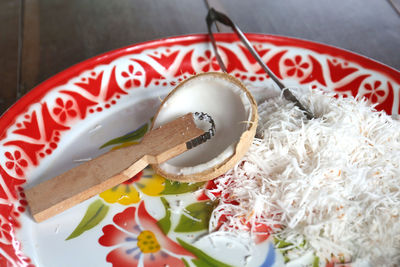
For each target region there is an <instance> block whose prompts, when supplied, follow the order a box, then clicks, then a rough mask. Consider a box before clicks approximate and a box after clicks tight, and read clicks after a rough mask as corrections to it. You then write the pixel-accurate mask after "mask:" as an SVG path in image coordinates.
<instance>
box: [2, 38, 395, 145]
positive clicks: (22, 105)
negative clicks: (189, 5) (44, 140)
mask: <svg viewBox="0 0 400 267" xmlns="http://www.w3.org/2000/svg"><path fill="white" fill-rule="evenodd" d="M246 36H247V37H248V39H249V40H250V41H253V42H263V43H271V44H273V45H277V46H292V47H299V48H306V49H309V50H312V51H314V52H317V53H320V54H327V55H330V56H333V57H337V58H342V59H345V60H347V61H351V62H355V63H357V64H359V65H360V66H361V67H363V68H366V69H369V70H373V71H376V72H379V73H381V74H383V75H386V76H388V77H389V78H391V79H393V80H394V81H396V82H397V83H398V84H400V72H399V71H397V70H395V69H393V68H391V67H389V66H387V65H385V64H383V63H380V62H378V61H375V60H373V59H370V58H368V57H365V56H362V55H359V54H356V53H354V52H351V51H347V50H344V49H341V48H337V47H334V46H330V45H326V44H323V43H318V42H313V41H308V40H303V39H298V38H292V37H285V36H279V35H268V34H257V33H248V34H246ZM216 40H217V41H222V42H233V41H236V40H238V39H237V37H236V35H235V34H233V33H217V34H216ZM208 41H209V37H208V35H207V34H190V35H182V36H176V37H169V38H163V39H158V40H152V41H147V42H143V43H138V44H133V45H130V46H126V47H122V48H119V49H116V50H112V51H109V52H106V53H103V54H100V55H98V56H95V57H92V58H90V59H87V60H85V61H82V62H80V63H77V64H75V65H73V66H71V67H69V68H67V69H65V70H63V71H61V72H59V73H58V74H56V75H54V76H52V77H50V78H48V79H47V80H45V81H43V82H42V83H40V84H39V85H37V86H36V87H34V88H33V89H32V90H31V91H29V92H28V93H27V94H25V95H24V96H23V97H22V98H20V99H19V100H18V101H17V102H15V103H14V104H13V105H12V106H11V107H10V108H9V109H8V110H6V111H5V112H4V114H3V115H2V116H1V117H0V129H1V132H0V140H1V139H3V138H5V137H6V136H5V133H6V130H7V128H8V126H9V125H11V124H12V122H13V121H14V120H15V118H16V117H17V115H19V114H21V113H23V112H24V111H25V110H27V108H28V107H29V105H30V104H32V103H35V102H37V101H39V100H40V99H41V98H42V97H43V96H44V95H45V94H46V93H47V92H48V91H49V90H51V89H52V88H54V87H56V86H59V85H62V84H64V83H66V82H67V81H68V80H69V79H70V78H71V77H73V76H76V75H79V73H81V72H82V71H84V70H87V69H90V68H93V67H94V66H96V65H98V64H107V63H109V62H111V61H112V60H114V59H116V58H118V57H120V56H123V55H125V54H128V53H140V52H141V51H143V50H145V49H151V48H156V47H159V46H165V45H175V44H181V45H190V44H193V43H200V42H208Z"/></svg>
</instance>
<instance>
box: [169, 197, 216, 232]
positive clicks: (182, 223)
mask: <svg viewBox="0 0 400 267" xmlns="http://www.w3.org/2000/svg"><path fill="white" fill-rule="evenodd" d="M215 205H216V203H215V202H212V201H202V202H196V203H193V204H190V205H189V206H187V207H186V208H185V212H186V213H187V215H188V216H187V215H185V214H182V215H181V217H180V219H179V222H178V225H177V226H176V228H175V232H178V233H187V232H196V231H201V230H206V229H207V228H208V222H209V221H210V216H211V212H212V211H213V209H214V207H215Z"/></svg>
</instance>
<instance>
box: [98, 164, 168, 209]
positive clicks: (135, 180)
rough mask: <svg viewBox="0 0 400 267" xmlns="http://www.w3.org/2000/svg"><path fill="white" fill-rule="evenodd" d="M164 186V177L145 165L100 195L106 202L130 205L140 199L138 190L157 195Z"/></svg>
mask: <svg viewBox="0 0 400 267" xmlns="http://www.w3.org/2000/svg"><path fill="white" fill-rule="evenodd" d="M164 187H165V178H164V177H162V176H160V175H158V174H156V173H155V172H154V171H153V169H151V168H150V167H147V168H146V169H144V170H143V171H141V172H139V173H138V174H136V175H135V176H134V177H132V178H131V179H129V180H127V181H125V182H123V183H121V184H119V185H117V186H114V187H113V188H111V189H108V190H106V191H104V192H103V193H101V194H100V197H101V198H102V199H104V200H105V201H106V202H108V203H119V204H122V205H130V204H134V203H138V202H139V201H140V192H142V193H144V194H146V195H149V196H158V195H160V193H161V192H162V191H163V190H164Z"/></svg>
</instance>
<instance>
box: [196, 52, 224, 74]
mask: <svg viewBox="0 0 400 267" xmlns="http://www.w3.org/2000/svg"><path fill="white" fill-rule="evenodd" d="M197 62H199V64H200V65H201V66H202V69H201V70H202V71H204V72H208V71H210V70H211V71H213V70H214V71H216V70H219V69H220V67H219V65H218V61H217V58H216V57H215V56H214V57H212V56H211V51H210V50H206V52H205V53H204V57H199V58H198V59H197Z"/></svg>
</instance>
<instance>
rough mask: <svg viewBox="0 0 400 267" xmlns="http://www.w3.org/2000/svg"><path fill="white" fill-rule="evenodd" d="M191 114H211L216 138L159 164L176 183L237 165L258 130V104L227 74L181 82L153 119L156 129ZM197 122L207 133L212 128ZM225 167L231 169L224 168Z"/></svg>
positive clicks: (160, 170) (201, 178)
mask: <svg viewBox="0 0 400 267" xmlns="http://www.w3.org/2000/svg"><path fill="white" fill-rule="evenodd" d="M189 112H192V113H194V112H203V113H207V114H208V115H210V116H211V117H212V119H213V120H214V122H215V127H216V133H215V135H214V136H213V137H212V138H211V139H210V140H207V142H205V143H203V144H201V145H199V146H197V147H195V148H192V149H190V150H189V151H187V152H185V153H183V154H181V155H179V156H177V157H175V158H173V159H171V160H169V161H167V162H164V163H162V164H160V165H156V166H155V169H156V171H157V172H159V173H160V174H162V175H163V176H166V177H167V178H170V179H173V180H180V181H199V180H209V179H212V178H215V177H216V176H218V175H221V174H223V172H225V171H227V170H228V169H229V168H231V167H233V165H234V163H236V162H233V161H234V160H236V158H237V161H238V160H239V159H240V158H241V157H242V156H243V155H244V153H245V152H246V151H247V149H248V146H249V145H250V142H251V140H252V139H253V137H254V133H255V128H256V127H257V125H256V124H257V107H256V104H255V101H254V99H253V97H252V96H251V94H250V92H249V91H248V90H247V89H246V88H245V87H244V85H243V84H242V83H241V82H239V81H238V80H236V79H235V78H233V77H231V76H229V75H227V74H223V73H203V74H199V75H197V76H194V77H191V78H189V79H188V80H186V81H184V82H182V83H181V84H180V85H179V86H178V87H176V88H175V89H174V90H173V91H172V92H171V93H170V94H169V95H168V96H167V98H166V99H165V100H164V101H163V103H162V105H161V107H160V109H159V112H158V113H157V115H156V117H155V119H154V122H153V128H156V127H159V126H161V125H163V124H165V123H167V122H169V121H172V120H174V119H176V118H178V117H180V116H183V115H185V114H187V113H189ZM196 123H199V124H198V127H199V128H201V129H204V130H208V129H209V127H210V125H209V124H208V123H207V122H204V121H198V120H197V121H196ZM244 139H246V140H244ZM240 143H243V144H241V145H240ZM238 148H240V149H238ZM239 150H240V151H239ZM234 157H235V159H232V158H234ZM239 157H240V158H239ZM231 159H232V160H231ZM224 164H230V165H232V166H229V168H227V167H226V166H221V165H224ZM202 175H203V177H201V176H202ZM213 175H214V176H213ZM215 175H216V176H215Z"/></svg>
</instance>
